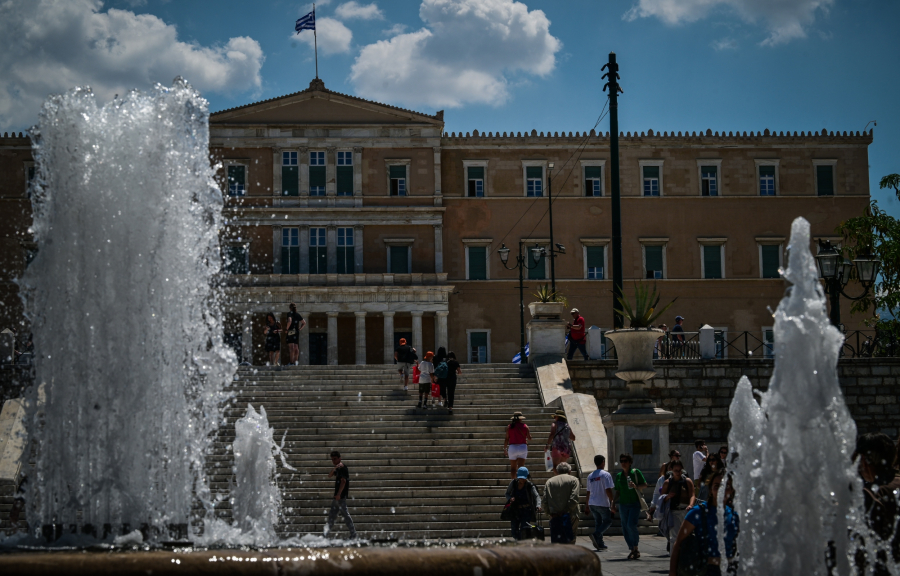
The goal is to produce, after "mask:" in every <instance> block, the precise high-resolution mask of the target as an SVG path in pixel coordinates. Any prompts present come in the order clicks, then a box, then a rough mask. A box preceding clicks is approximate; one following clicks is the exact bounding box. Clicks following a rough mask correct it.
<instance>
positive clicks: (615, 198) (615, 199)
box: [600, 52, 625, 329]
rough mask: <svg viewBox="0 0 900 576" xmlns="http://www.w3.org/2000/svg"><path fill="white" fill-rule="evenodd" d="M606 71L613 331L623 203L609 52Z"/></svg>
mask: <svg viewBox="0 0 900 576" xmlns="http://www.w3.org/2000/svg"><path fill="white" fill-rule="evenodd" d="M603 70H607V72H606V74H604V75H603V78H608V81H607V82H606V84H605V85H604V86H603V90H604V92H605V91H606V89H607V88H609V155H610V172H609V176H610V188H611V192H612V262H613V264H612V268H613V328H615V329H619V328H624V327H625V322H624V319H623V318H622V315H621V314H620V313H618V312H616V308H617V307H618V306H619V298H621V297H622V202H621V196H620V193H619V92H622V91H623V90H622V89H621V88H620V87H619V65H618V64H616V53H615V52H610V53H609V62H608V63H607V64H604V65H603V68H601V69H600V71H601V72H602V71H603Z"/></svg>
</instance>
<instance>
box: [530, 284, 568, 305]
mask: <svg viewBox="0 0 900 576" xmlns="http://www.w3.org/2000/svg"><path fill="white" fill-rule="evenodd" d="M534 297H535V298H537V301H538V302H542V303H547V302H560V303H562V304H563V306H565V307H566V308H568V307H569V300H568V299H567V298H566V297H565V296H563V295H562V293H561V292H559V291H558V290H557V291H555V292H554V291H553V289H552V288H550V285H549V284H539V285H538V287H537V292H535V293H534Z"/></svg>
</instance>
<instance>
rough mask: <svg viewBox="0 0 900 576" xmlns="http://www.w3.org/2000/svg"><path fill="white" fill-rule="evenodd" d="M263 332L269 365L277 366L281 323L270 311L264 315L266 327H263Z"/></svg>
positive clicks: (279, 351) (279, 354)
mask: <svg viewBox="0 0 900 576" xmlns="http://www.w3.org/2000/svg"><path fill="white" fill-rule="evenodd" d="M263 333H264V334H265V335H266V352H267V353H268V354H269V366H278V365H279V362H280V356H281V324H280V323H279V322H278V320H276V319H275V314H274V313H272V312H269V313H268V314H267V315H266V327H265V328H264V329H263Z"/></svg>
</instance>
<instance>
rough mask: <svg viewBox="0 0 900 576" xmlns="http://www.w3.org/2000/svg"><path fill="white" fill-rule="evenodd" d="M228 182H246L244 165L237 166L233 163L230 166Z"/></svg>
mask: <svg viewBox="0 0 900 576" xmlns="http://www.w3.org/2000/svg"><path fill="white" fill-rule="evenodd" d="M228 182H229V183H232V182H234V183H237V184H245V183H246V182H245V181H244V167H243V166H237V165H234V164H232V165H231V166H229V167H228Z"/></svg>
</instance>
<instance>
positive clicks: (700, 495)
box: [695, 454, 725, 502]
mask: <svg viewBox="0 0 900 576" xmlns="http://www.w3.org/2000/svg"><path fill="white" fill-rule="evenodd" d="M724 469H725V466H723V465H722V461H721V460H719V456H718V454H710V455H709V457H708V458H707V459H706V464H704V465H703V469H702V470H700V478H698V479H697V482H696V483H695V484H696V489H697V500H699V501H701V502H706V501H707V500H708V499H709V492H710V484H709V483H710V481H711V480H712V477H713V476H715V474H716V473H717V472H719V471H720V470H724Z"/></svg>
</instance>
